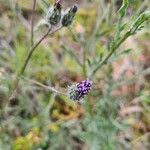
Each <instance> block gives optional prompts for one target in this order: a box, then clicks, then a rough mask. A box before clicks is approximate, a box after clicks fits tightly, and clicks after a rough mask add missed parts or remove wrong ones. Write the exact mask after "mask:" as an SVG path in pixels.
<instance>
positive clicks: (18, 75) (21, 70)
mask: <svg viewBox="0 0 150 150" xmlns="http://www.w3.org/2000/svg"><path fill="white" fill-rule="evenodd" d="M60 28H61V27H59V28H57V29H56V30H53V31H52V32H51V33H50V31H51V28H50V29H48V31H47V33H46V34H45V35H44V36H43V37H42V38H41V39H40V40H39V41H38V42H37V43H36V44H35V45H34V46H33V47H31V49H30V50H29V53H28V55H27V57H26V59H25V61H24V64H23V65H22V67H21V69H20V71H19V73H18V74H17V77H16V79H15V80H14V82H13V88H12V91H11V94H10V96H9V99H10V98H11V97H12V96H13V95H14V92H15V90H16V88H17V87H18V84H19V81H20V77H21V76H22V75H23V73H24V71H25V69H26V67H27V65H28V63H29V60H30V58H31V56H32V54H33V52H34V51H35V50H36V48H37V47H38V46H39V44H40V43H41V42H42V41H43V40H44V39H45V38H46V37H47V36H48V35H49V34H50V35H51V34H53V33H55V32H56V31H58V30H59V29H60Z"/></svg>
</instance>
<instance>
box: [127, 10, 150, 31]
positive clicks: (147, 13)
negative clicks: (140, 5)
mask: <svg viewBox="0 0 150 150" xmlns="http://www.w3.org/2000/svg"><path fill="white" fill-rule="evenodd" d="M147 20H150V11H144V12H143V13H141V14H140V16H139V17H138V18H137V19H136V20H135V22H133V24H132V26H131V28H130V33H131V34H134V33H135V32H136V30H138V29H140V28H141V24H142V23H144V22H145V21H147Z"/></svg>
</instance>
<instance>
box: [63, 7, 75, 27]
mask: <svg viewBox="0 0 150 150" xmlns="http://www.w3.org/2000/svg"><path fill="white" fill-rule="evenodd" d="M77 9H78V8H77V6H76V5H74V6H73V7H72V8H70V10H69V11H68V12H67V13H66V14H65V15H64V16H63V19H62V25H63V26H65V27H67V26H69V25H70V24H71V23H72V21H73V18H74V16H75V13H76V12H77Z"/></svg>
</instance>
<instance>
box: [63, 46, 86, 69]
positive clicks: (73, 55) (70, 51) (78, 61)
mask: <svg viewBox="0 0 150 150" xmlns="http://www.w3.org/2000/svg"><path fill="white" fill-rule="evenodd" d="M62 48H63V50H64V51H66V52H67V53H68V54H69V55H70V56H72V57H73V58H74V59H75V61H76V62H77V63H78V65H79V66H80V67H83V65H82V64H81V62H80V60H79V59H78V57H77V56H76V55H75V54H74V53H73V52H72V50H68V49H67V48H66V47H65V46H64V45H62Z"/></svg>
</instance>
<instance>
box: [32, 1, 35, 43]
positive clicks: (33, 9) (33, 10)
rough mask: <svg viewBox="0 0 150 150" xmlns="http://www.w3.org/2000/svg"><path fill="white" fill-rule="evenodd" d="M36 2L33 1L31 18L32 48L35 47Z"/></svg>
mask: <svg viewBox="0 0 150 150" xmlns="http://www.w3.org/2000/svg"><path fill="white" fill-rule="evenodd" d="M35 6H36V0H33V8H32V18H31V46H33V45H34V32H33V27H34V12H35Z"/></svg>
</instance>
